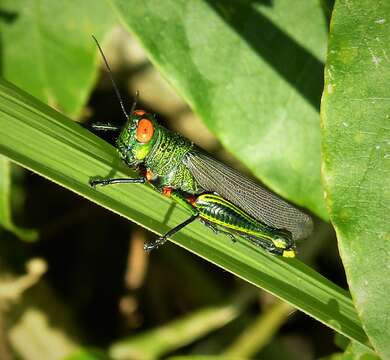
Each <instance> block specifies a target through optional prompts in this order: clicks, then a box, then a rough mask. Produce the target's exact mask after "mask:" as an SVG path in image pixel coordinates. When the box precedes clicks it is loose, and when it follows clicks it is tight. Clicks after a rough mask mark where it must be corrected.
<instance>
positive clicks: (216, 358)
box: [167, 355, 247, 360]
mask: <svg viewBox="0 0 390 360" xmlns="http://www.w3.org/2000/svg"><path fill="white" fill-rule="evenodd" d="M241 359H242V360H247V359H245V358H240V357H236V356H234V357H231V356H224V355H188V356H171V357H169V358H167V360H241Z"/></svg>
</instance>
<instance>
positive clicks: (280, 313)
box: [224, 301, 295, 359]
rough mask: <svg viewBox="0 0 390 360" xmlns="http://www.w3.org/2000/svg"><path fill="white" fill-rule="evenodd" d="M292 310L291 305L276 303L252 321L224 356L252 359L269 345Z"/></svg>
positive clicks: (281, 302)
mask: <svg viewBox="0 0 390 360" xmlns="http://www.w3.org/2000/svg"><path fill="white" fill-rule="evenodd" d="M294 310H295V309H294V308H293V307H292V306H291V305H289V304H287V303H285V302H283V301H277V302H276V303H275V304H274V305H272V306H271V307H270V308H268V309H267V310H266V311H264V312H263V313H262V314H260V315H259V316H258V317H257V318H255V319H254V320H253V322H252V324H250V325H249V326H248V327H247V328H246V329H245V330H244V331H243V333H242V334H240V336H239V337H238V338H237V339H236V340H235V341H233V342H232V343H231V344H230V346H229V347H228V348H227V349H226V350H225V352H224V355H226V356H230V357H232V358H234V357H239V358H240V357H241V358H246V359H252V358H253V357H254V356H255V355H256V354H257V353H258V352H260V350H261V349H262V348H263V347H264V346H265V345H267V344H268V343H269V341H270V340H271V339H272V337H273V336H274V334H275V333H276V332H277V331H278V330H279V328H280V327H281V326H282V325H283V324H284V323H285V321H286V320H287V319H288V317H289V316H290V315H291V314H292V313H293V312H294Z"/></svg>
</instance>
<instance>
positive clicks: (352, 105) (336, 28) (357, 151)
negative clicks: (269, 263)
mask: <svg viewBox="0 0 390 360" xmlns="http://www.w3.org/2000/svg"><path fill="white" fill-rule="evenodd" d="M389 14H390V2H388V1H378V2H372V1H369V0H351V1H338V2H336V4H335V8H334V13H333V17H332V23H331V33H330V39H329V51H328V62H327V67H326V84H325V92H324V96H323V103H322V109H321V112H322V127H323V159H324V166H323V170H324V171H323V173H324V180H325V188H326V194H327V203H328V206H329V211H330V216H331V220H332V223H333V224H334V226H335V228H336V232H337V237H338V241H339V248H340V254H341V257H342V259H343V263H344V266H345V269H346V273H347V278H348V283H349V286H350V289H351V292H352V296H353V299H354V302H355V305H356V307H357V309H358V313H359V315H360V317H361V319H362V322H363V324H364V328H365V329H366V331H367V334H368V336H369V338H370V339H371V342H372V344H373V346H374V348H375V349H376V350H377V352H378V353H379V354H380V355H381V356H382V357H383V358H390V341H389V334H390V321H389V319H388V315H387V314H389V313H390V302H389V301H388V296H389V293H390V281H389V271H390V266H389V264H390V221H389V215H388V214H389V212H390V127H389V120H390V90H389V89H390V88H389V83H390V58H389V56H390V41H389V39H390V26H389V21H390V18H389V17H388V16H389Z"/></svg>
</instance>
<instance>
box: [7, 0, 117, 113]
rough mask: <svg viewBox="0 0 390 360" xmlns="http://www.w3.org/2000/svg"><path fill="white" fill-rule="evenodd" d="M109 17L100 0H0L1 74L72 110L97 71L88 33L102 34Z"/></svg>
mask: <svg viewBox="0 0 390 360" xmlns="http://www.w3.org/2000/svg"><path fill="white" fill-rule="evenodd" d="M113 23H114V20H113V15H112V11H111V9H110V7H109V6H108V5H107V3H106V2H105V1H94V0H84V1H76V0H68V1H51V0H19V1H15V0H2V1H1V5H0V71H1V73H2V76H3V77H5V78H6V79H7V80H9V81H11V82H13V83H15V84H16V85H18V86H19V87H21V88H23V89H24V90H26V91H28V92H29V93H31V94H33V95H34V96H36V97H38V98H39V99H41V100H42V101H44V102H46V103H48V104H50V105H51V106H53V107H55V108H57V109H59V110H60V111H62V112H64V113H67V114H70V115H76V114H78V113H79V112H80V110H81V109H82V107H83V105H84V104H85V102H86V100H87V98H88V96H89V93H90V91H91V87H92V86H93V83H94V81H95V79H96V74H97V60H98V59H97V49H96V45H95V43H94V42H93V41H92V37H91V35H92V34H95V35H96V36H97V37H98V38H101V37H102V36H103V34H104V33H105V32H106V31H107V30H108V29H109V28H110V27H111V26H112V25H113ZM65 74H66V75H65Z"/></svg>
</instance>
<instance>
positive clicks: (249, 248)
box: [0, 80, 367, 343]
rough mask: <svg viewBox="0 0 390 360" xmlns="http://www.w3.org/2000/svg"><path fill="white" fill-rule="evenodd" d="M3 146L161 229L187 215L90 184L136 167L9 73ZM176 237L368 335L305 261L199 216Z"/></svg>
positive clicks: (140, 195) (347, 331)
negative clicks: (220, 229)
mask: <svg viewBox="0 0 390 360" xmlns="http://www.w3.org/2000/svg"><path fill="white" fill-rule="evenodd" d="M0 153H2V154H4V155H5V156H7V157H9V158H10V159H12V160H14V161H15V162H17V163H19V164H21V165H22V166H24V167H26V168H28V169H31V170H33V171H35V172H36V173H38V174H41V175H42V176H44V177H46V178H48V179H50V180H52V181H54V182H56V183H58V184H60V185H62V186H65V187H67V188H68V189H70V190H72V191H74V192H76V193H78V194H80V195H82V196H85V197H86V198H88V199H90V200H92V201H94V202H96V203H98V204H100V205H102V206H104V207H106V208H108V209H110V210H111V211H114V212H116V213H118V214H120V215H122V216H124V217H126V218H128V219H131V220H133V221H135V222H137V223H138V224H141V225H142V226H144V227H146V228H148V229H150V230H151V231H153V232H155V233H159V234H161V233H164V232H166V231H167V230H168V229H171V228H172V226H174V225H177V224H178V223H180V222H181V221H183V220H184V219H186V218H188V214H187V213H186V212H185V211H184V210H182V209H181V208H179V207H176V208H175V209H174V211H173V212H172V216H171V217H170V218H169V219H168V220H167V221H165V220H164V218H165V216H166V213H167V211H168V209H169V200H168V199H166V198H164V197H162V196H161V195H159V194H158V193H156V192H155V191H153V190H152V189H151V188H150V187H148V186H147V185H127V186H126V185H122V186H107V187H104V188H98V189H93V188H91V187H90V186H89V185H88V182H89V180H90V178H91V177H95V176H98V175H99V176H103V177H105V176H108V175H110V176H113V175H114V176H119V177H124V176H126V175H127V176H128V175H129V174H132V173H131V172H130V171H129V169H127V168H125V167H124V166H123V165H122V164H121V163H120V161H119V157H118V155H117V153H116V151H115V149H114V148H113V147H112V146H110V145H109V144H108V143H106V142H104V141H103V140H102V139H99V138H98V137H96V136H95V135H93V134H92V133H90V132H88V131H87V130H86V129H83V128H82V127H81V126H80V125H79V124H77V123H74V122H72V121H71V120H69V119H67V118H66V117H65V116H63V115H61V114H59V113H57V112H56V111H55V110H53V109H50V108H48V107H47V106H46V105H44V104H42V103H40V102H38V101H37V100H36V99H34V98H33V97H31V96H28V94H25V93H24V92H23V91H21V90H19V89H18V88H16V87H14V86H11V85H10V84H9V83H7V82H5V81H4V80H0ZM133 175H134V174H133ZM173 241H174V242H175V243H177V244H179V245H181V246H183V247H184V248H186V249H188V250H190V251H192V252H194V253H196V254H198V255H199V256H201V257H203V258H205V259H207V260H209V261H210V262H212V263H214V264H216V265H218V266H220V267H222V268H224V269H226V270H228V271H230V272H232V273H233V274H236V275H237V276H239V277H240V278H242V279H244V280H246V281H248V282H250V283H252V284H254V285H256V286H258V287H261V288H264V289H266V290H267V291H269V292H270V293H272V294H274V295H276V296H277V297H279V298H281V299H283V300H285V301H287V302H289V303H291V304H292V305H294V306H295V307H297V308H298V309H300V310H302V311H304V312H306V313H307V314H309V315H311V316H313V317H314V318H316V319H318V320H319V321H321V322H323V323H324V324H326V325H327V326H329V327H331V328H332V329H334V330H336V331H338V332H340V333H342V334H344V335H345V336H347V337H349V338H351V339H354V340H356V341H358V342H361V343H366V342H367V339H366V336H365V333H364V331H363V329H362V328H361V325H360V323H359V319H358V317H357V314H356V312H355V310H354V307H353V305H352V302H351V299H350V298H349V294H348V293H347V292H346V291H344V290H343V289H341V288H339V287H338V286H336V285H335V284H333V283H332V282H330V281H329V280H327V279H325V278H324V277H322V276H321V275H320V274H318V273H316V272H315V271H314V270H312V269H311V268H309V267H308V266H306V265H304V264H303V263H301V262H300V261H299V260H297V259H285V258H280V257H275V256H270V255H269V254H267V253H265V252H264V251H263V250H262V249H260V248H258V247H255V246H253V245H252V244H250V243H248V242H247V241H245V240H244V239H239V240H238V241H237V242H236V243H233V242H232V241H231V239H230V238H228V237H225V236H221V235H220V236H218V235H216V234H214V233H213V232H212V231H210V229H207V228H206V227H205V226H203V225H202V224H200V223H199V222H196V223H193V224H191V225H190V226H189V227H188V228H185V229H183V231H182V232H180V233H179V234H177V235H175V238H174V240H173Z"/></svg>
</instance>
